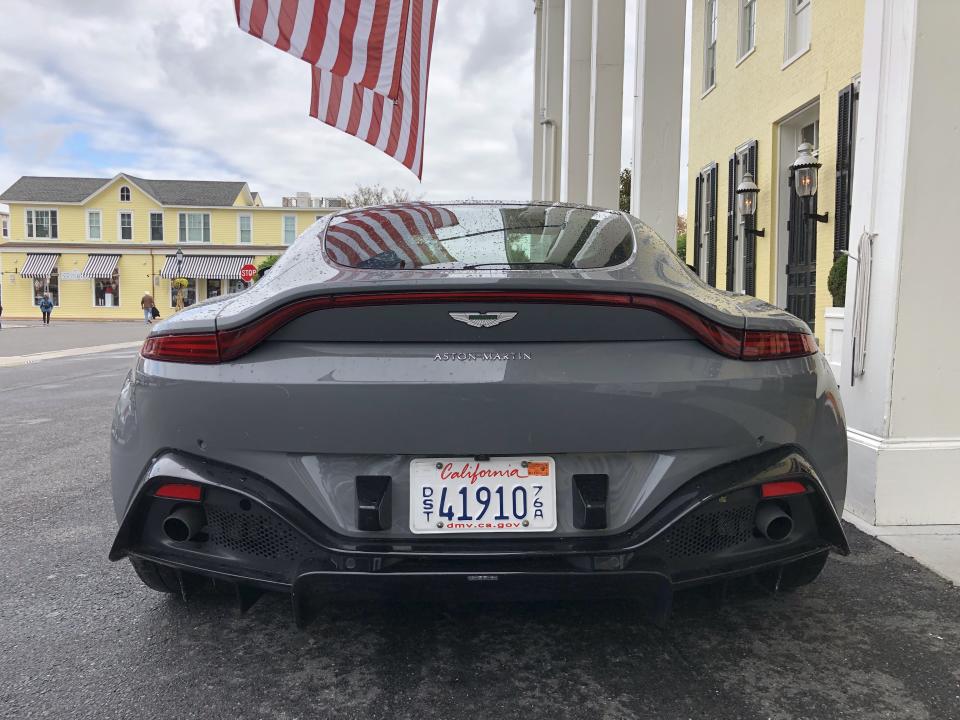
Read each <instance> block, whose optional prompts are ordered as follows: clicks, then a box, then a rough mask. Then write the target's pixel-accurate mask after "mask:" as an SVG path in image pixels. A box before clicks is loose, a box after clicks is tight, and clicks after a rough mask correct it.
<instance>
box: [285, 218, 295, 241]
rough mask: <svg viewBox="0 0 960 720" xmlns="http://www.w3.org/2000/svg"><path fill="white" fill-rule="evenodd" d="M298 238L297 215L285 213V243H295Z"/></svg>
mask: <svg viewBox="0 0 960 720" xmlns="http://www.w3.org/2000/svg"><path fill="white" fill-rule="evenodd" d="M296 239H297V216H296V215H284V216H283V244H284V245H293V241H294V240H296Z"/></svg>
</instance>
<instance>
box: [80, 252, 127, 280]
mask: <svg viewBox="0 0 960 720" xmlns="http://www.w3.org/2000/svg"><path fill="white" fill-rule="evenodd" d="M118 262H120V256H119V255H91V256H90V257H89V259H88V260H87V264H86V267H84V268H83V270H82V271H81V272H80V277H82V278H84V279H87V280H94V279H99V280H109V279H110V278H112V277H113V271H114V270H116V269H117V263H118Z"/></svg>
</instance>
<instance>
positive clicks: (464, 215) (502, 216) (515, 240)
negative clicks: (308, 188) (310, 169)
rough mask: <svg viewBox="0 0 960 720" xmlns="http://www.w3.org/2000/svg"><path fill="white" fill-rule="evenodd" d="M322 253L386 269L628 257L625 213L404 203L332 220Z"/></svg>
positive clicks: (537, 265)
mask: <svg viewBox="0 0 960 720" xmlns="http://www.w3.org/2000/svg"><path fill="white" fill-rule="evenodd" d="M324 243H325V246H326V250H327V254H328V255H329V256H330V257H331V258H332V259H333V260H334V261H335V262H337V263H339V264H340V265H346V266H348V267H355V268H375V269H383V270H427V269H450V270H473V269H477V268H491V269H498V268H501V269H519V270H524V269H533V270H536V269H544V268H581V269H582V268H602V267H610V266H613V265H620V264H621V263H623V262H625V261H626V260H627V259H629V258H630V256H631V255H632V254H633V233H632V232H631V228H630V225H629V223H628V222H627V221H626V220H625V219H624V217H623V215H621V214H619V213H615V212H608V211H604V210H592V209H589V208H582V207H571V206H565V205H479V204H478V205H433V204H427V203H405V204H402V205H391V206H387V207H376V208H362V209H358V210H351V211H349V212H347V213H344V214H342V215H338V216H337V217H335V218H333V220H331V222H330V225H329V226H328V227H327V230H326V234H325V236H324Z"/></svg>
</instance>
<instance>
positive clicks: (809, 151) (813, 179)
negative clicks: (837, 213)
mask: <svg viewBox="0 0 960 720" xmlns="http://www.w3.org/2000/svg"><path fill="white" fill-rule="evenodd" d="M790 167H791V169H792V170H793V187H794V188H795V189H796V191H797V197H799V198H801V199H802V200H804V202H806V203H808V207H809V203H812V202H813V200H812V199H811V198H813V197H814V196H816V194H817V174H818V173H819V171H820V168H821V167H822V164H821V163H819V162H817V159H816V158H815V157H814V156H813V145H811V144H810V143H807V142H805V143H800V147H798V148H797V159H796V160H794V161H793V165H791V166H790ZM803 216H804V217H805V218H808V219H810V220H816V221H817V222H819V223H825V222H828V221H829V220H830V213H828V212H826V213H823V214H822V215H818V214H817V213H815V212H805V213H804V214H803Z"/></svg>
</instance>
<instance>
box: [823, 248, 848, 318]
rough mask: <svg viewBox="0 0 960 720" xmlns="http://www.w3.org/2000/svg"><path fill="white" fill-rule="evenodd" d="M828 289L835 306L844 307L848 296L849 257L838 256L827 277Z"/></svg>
mask: <svg viewBox="0 0 960 720" xmlns="http://www.w3.org/2000/svg"><path fill="white" fill-rule="evenodd" d="M827 289H828V290H829V291H830V294H831V295H832V296H833V306H834V307H843V303H844V302H845V300H846V295H847V256H846V255H845V254H844V255H838V256H837V259H836V260H834V261H833V267H832V268H830V275H829V277H827Z"/></svg>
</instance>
